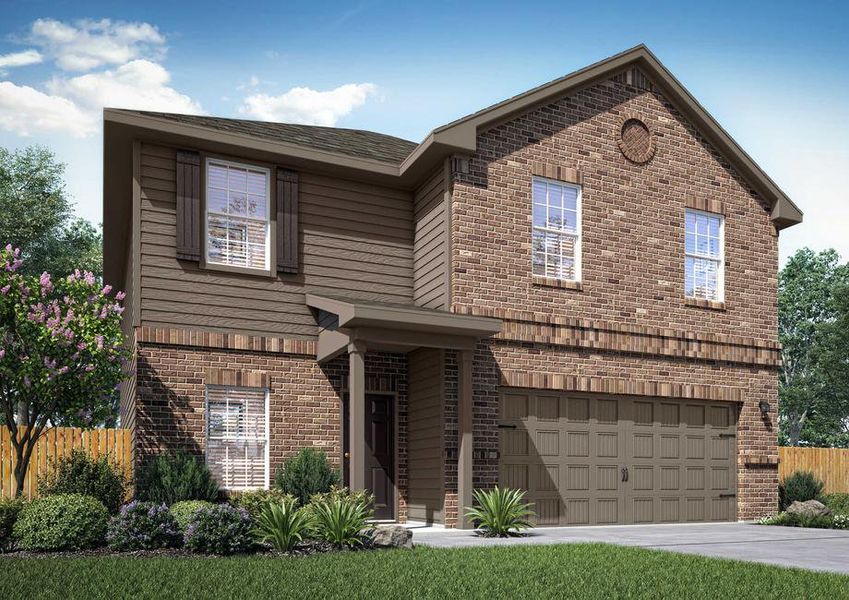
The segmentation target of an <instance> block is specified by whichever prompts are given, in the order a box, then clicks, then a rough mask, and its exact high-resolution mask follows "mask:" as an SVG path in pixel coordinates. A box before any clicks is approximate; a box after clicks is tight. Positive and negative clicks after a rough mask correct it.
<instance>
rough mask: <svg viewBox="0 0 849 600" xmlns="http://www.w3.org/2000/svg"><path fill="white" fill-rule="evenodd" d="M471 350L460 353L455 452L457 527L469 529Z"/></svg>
mask: <svg viewBox="0 0 849 600" xmlns="http://www.w3.org/2000/svg"><path fill="white" fill-rule="evenodd" d="M473 358H474V351H473V350H462V351H461V352H460V361H459V363H460V364H459V367H460V373H459V376H460V382H459V383H460V386H459V388H460V389H459V394H458V396H459V397H458V399H457V400H458V405H457V421H458V423H457V425H458V431H457V436H458V438H459V439H458V440H457V442H458V446H459V448H458V452H457V505H458V506H457V510H458V511H459V514H458V515H457V527H458V528H460V529H470V528H471V526H472V524H471V523H470V522H469V520H468V519H467V518H466V517H465V515H464V513H465V508H466V507H467V506H471V505H472V465H473V460H472V447H473V445H474V439H473V435H472V406H473V405H472V363H473Z"/></svg>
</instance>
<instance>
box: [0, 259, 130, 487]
mask: <svg viewBox="0 0 849 600" xmlns="http://www.w3.org/2000/svg"><path fill="white" fill-rule="evenodd" d="M22 266H23V260H22V259H21V252H20V251H19V250H13V249H12V247H11V246H7V247H6V248H2V249H0V414H2V416H1V417H0V418H2V419H3V421H4V422H5V423H4V424H5V425H6V427H8V428H9V432H10V434H11V441H12V446H13V447H14V449H15V457H16V461H15V468H14V473H15V482H16V484H17V490H16V492H17V494H18V495H20V493H21V492H22V491H23V485H24V478H25V477H26V472H27V468H28V466H29V461H30V458H31V456H32V451H33V448H34V447H35V445H36V443H37V442H38V438H39V437H40V436H41V434H42V433H43V432H44V429H45V428H46V427H47V426H58V425H68V426H76V427H93V426H94V425H96V424H98V423H102V422H103V421H104V420H105V419H106V418H107V417H108V416H109V415H110V414H111V413H112V412H113V410H114V408H113V407H114V398H115V395H116V388H117V386H118V384H119V383H120V381H121V379H122V378H123V373H122V367H123V362H124V360H123V359H124V358H125V357H126V350H125V346H124V336H123V334H122V332H121V313H122V312H123V310H124V309H123V307H122V306H121V304H120V302H121V300H123V299H124V294H123V293H121V292H119V293H117V294H115V295H114V296H110V294H111V292H112V290H111V288H110V287H109V286H105V287H102V285H101V284H99V283H98V282H97V279H96V278H95V276H94V275H93V274H92V273H91V272H85V273H80V272H79V271H75V272H74V273H72V274H71V275H69V276H68V277H65V278H62V279H57V280H56V281H53V280H52V279H51V277H50V275H48V274H47V273H43V274H42V275H41V276H35V275H25V274H23V273H22V272H21V271H23V270H22V268H21V267H22Z"/></svg>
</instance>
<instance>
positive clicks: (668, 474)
mask: <svg viewBox="0 0 849 600" xmlns="http://www.w3.org/2000/svg"><path fill="white" fill-rule="evenodd" d="M660 489H661V490H663V491H665V492H669V491H678V490H680V489H681V467H677V466H675V467H661V468H660Z"/></svg>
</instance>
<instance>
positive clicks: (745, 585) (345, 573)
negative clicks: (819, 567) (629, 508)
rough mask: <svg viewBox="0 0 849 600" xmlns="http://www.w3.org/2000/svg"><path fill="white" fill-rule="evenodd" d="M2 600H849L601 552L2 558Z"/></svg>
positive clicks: (678, 562) (812, 582)
mask: <svg viewBox="0 0 849 600" xmlns="http://www.w3.org/2000/svg"><path fill="white" fill-rule="evenodd" d="M0 573H2V575H0V598H5V599H7V600H11V599H15V598H63V599H71V598H126V597H133V598H187V597H191V598H237V597H241V598H251V597H257V598H259V597H275V598H333V597H344V598H439V599H441V600H444V599H446V598H484V597H485V598H519V597H531V598H564V597H566V598H568V597H581V598H611V597H613V598H623V597H625V598H685V597H686V598H747V599H748V598H781V599H786V598H829V599H836V598H849V577H844V576H840V575H833V574H826V573H815V572H811V571H801V570H794V569H782V568H779V567H772V566H767V565H759V564H752V563H742V562H734V561H726V560H717V559H710V558H704V557H699V556H691V555H684V554H672V553H667V552H660V551H654V550H644V549H639V548H624V547H618V546H610V545H604V544H568V545H565V544H564V545H558V546H503V547H495V548H492V547H489V548H473V549H469V548H466V549H450V550H446V549H432V548H423V547H422V548H416V549H415V550H411V551H404V550H396V551H384V552H345V553H337V554H325V555H313V556H307V557H279V558H274V557H267V556H265V557H234V558H204V557H198V558H131V557H79V558H52V559H40V558H29V559H25V558H0Z"/></svg>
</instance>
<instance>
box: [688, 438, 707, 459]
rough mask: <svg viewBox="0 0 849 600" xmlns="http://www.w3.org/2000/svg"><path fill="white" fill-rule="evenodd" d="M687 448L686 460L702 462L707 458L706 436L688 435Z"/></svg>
mask: <svg viewBox="0 0 849 600" xmlns="http://www.w3.org/2000/svg"><path fill="white" fill-rule="evenodd" d="M685 447H686V448H687V451H686V453H685V454H684V458H688V459H698V460H702V459H703V458H704V457H705V436H703V435H688V436H687V437H686V438H685Z"/></svg>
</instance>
